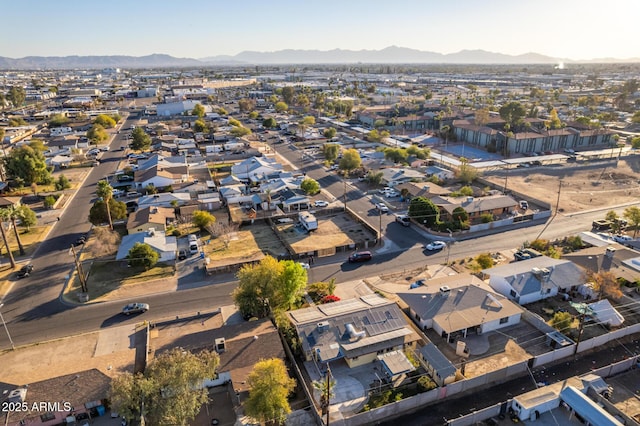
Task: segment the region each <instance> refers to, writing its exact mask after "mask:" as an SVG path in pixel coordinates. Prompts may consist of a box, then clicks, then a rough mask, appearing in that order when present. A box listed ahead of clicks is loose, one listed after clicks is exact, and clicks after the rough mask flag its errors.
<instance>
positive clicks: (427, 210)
mask: <svg viewBox="0 0 640 426" xmlns="http://www.w3.org/2000/svg"><path fill="white" fill-rule="evenodd" d="M409 217H410V218H411V219H413V220H415V221H416V222H418V223H422V224H423V225H426V226H429V227H431V226H433V225H435V224H437V223H438V222H439V220H440V210H438V207H437V206H436V205H435V204H434V203H433V201H431V200H430V199H428V198H425V197H414V198H412V199H411V202H410V203H409Z"/></svg>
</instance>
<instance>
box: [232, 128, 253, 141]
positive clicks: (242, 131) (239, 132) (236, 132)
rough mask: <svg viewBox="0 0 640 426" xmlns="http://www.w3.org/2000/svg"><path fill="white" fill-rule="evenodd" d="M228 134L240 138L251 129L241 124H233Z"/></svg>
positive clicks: (249, 132) (248, 133)
mask: <svg viewBox="0 0 640 426" xmlns="http://www.w3.org/2000/svg"><path fill="white" fill-rule="evenodd" d="M229 134H230V135H231V136H234V137H236V138H241V137H242V136H247V135H250V134H251V129H248V128H246V127H242V126H234V128H233V129H231V131H229Z"/></svg>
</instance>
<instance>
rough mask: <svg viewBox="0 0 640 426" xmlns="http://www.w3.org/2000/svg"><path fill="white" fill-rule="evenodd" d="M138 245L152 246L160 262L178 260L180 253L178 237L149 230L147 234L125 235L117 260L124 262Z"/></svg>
mask: <svg viewBox="0 0 640 426" xmlns="http://www.w3.org/2000/svg"><path fill="white" fill-rule="evenodd" d="M136 243H144V244H148V245H149V246H151V248H152V249H153V250H155V251H156V252H157V253H158V254H159V255H160V257H159V258H158V261H159V262H169V261H173V260H175V259H176V252H177V251H178V241H177V239H176V237H167V236H166V235H165V233H164V232H162V231H155V230H149V231H146V232H137V233H135V234H130V235H125V236H124V237H122V242H121V243H120V247H118V253H117V254H116V260H124V259H126V258H127V256H128V255H129V250H131V248H132V247H133V246H134V245H135V244H136Z"/></svg>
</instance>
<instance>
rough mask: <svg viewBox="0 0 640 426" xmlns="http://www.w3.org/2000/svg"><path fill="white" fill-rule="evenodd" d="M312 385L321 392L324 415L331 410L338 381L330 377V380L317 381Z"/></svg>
mask: <svg viewBox="0 0 640 426" xmlns="http://www.w3.org/2000/svg"><path fill="white" fill-rule="evenodd" d="M312 384H313V388H314V389H315V390H317V391H318V392H320V406H321V407H322V413H323V414H324V413H326V412H327V411H328V410H329V404H330V401H331V398H332V397H333V396H334V393H333V388H334V387H335V386H336V381H335V380H333V377H330V378H329V380H326V379H320V380H315V381H313V383H312Z"/></svg>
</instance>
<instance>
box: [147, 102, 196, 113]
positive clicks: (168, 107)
mask: <svg viewBox="0 0 640 426" xmlns="http://www.w3.org/2000/svg"><path fill="white" fill-rule="evenodd" d="M198 103H199V102H197V101H194V100H187V101H180V102H168V103H164V104H157V105H156V114H157V115H158V117H170V116H172V115H180V114H184V113H185V112H187V111H191V110H192V109H193V107H195V106H196V104H198Z"/></svg>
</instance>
